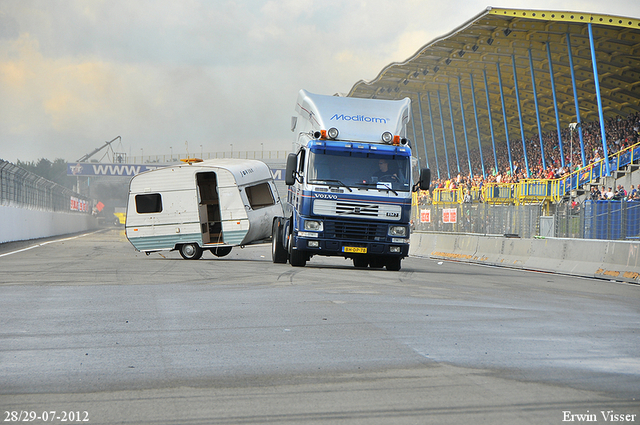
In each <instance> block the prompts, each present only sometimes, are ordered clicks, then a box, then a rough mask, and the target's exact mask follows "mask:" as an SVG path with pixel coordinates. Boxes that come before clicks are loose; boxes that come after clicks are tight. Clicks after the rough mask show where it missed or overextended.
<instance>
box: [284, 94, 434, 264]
mask: <svg viewBox="0 0 640 425" xmlns="http://www.w3.org/2000/svg"><path fill="white" fill-rule="evenodd" d="M410 107H411V103H410V100H409V99H408V98H405V99H403V100H400V101H391V100H372V99H356V98H345V97H337V96H323V95H316V94H312V93H309V92H307V91H305V90H301V91H300V93H299V95H298V101H297V104H296V111H297V112H298V115H297V116H296V117H294V118H293V119H292V131H293V132H294V133H295V140H294V151H295V153H292V154H290V155H289V157H288V159H287V170H286V175H285V182H286V184H287V186H288V191H287V202H286V204H285V205H284V211H285V215H284V217H278V218H276V219H275V220H274V224H273V230H272V236H273V237H272V244H273V246H272V247H273V249H272V253H273V255H272V257H273V261H274V262H279V263H284V262H287V261H289V263H290V264H291V265H292V266H298V267H300V266H304V265H306V262H307V261H308V260H310V259H311V258H312V257H313V256H314V255H325V256H341V257H345V258H349V259H352V260H353V264H354V266H355V267H371V268H382V267H386V268H387V270H400V266H401V260H402V259H403V258H404V257H406V256H407V255H408V254H409V236H410V217H411V201H412V191H413V190H414V188H416V187H418V186H419V187H420V188H422V189H427V188H428V186H429V170H428V169H425V170H423V172H422V173H421V177H420V179H419V180H418V182H417V184H414V181H413V162H412V155H411V148H410V145H409V141H408V140H407V138H406V125H407V123H408V121H409V116H410Z"/></svg>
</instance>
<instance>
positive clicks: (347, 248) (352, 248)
mask: <svg viewBox="0 0 640 425" xmlns="http://www.w3.org/2000/svg"><path fill="white" fill-rule="evenodd" d="M342 252H355V253H357V254H366V253H367V248H361V247H358V246H343V247H342Z"/></svg>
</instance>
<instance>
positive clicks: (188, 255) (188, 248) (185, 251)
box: [180, 243, 202, 260]
mask: <svg viewBox="0 0 640 425" xmlns="http://www.w3.org/2000/svg"><path fill="white" fill-rule="evenodd" d="M180 255H181V256H182V258H184V259H185V260H197V259H199V258H200V257H202V248H200V245H198V244H197V243H186V244H184V245H180Z"/></svg>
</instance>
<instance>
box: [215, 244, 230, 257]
mask: <svg viewBox="0 0 640 425" xmlns="http://www.w3.org/2000/svg"><path fill="white" fill-rule="evenodd" d="M230 252H231V247H230V246H221V247H219V248H211V253H212V254H213V255H215V256H216V257H224V256H225V255H229V253H230Z"/></svg>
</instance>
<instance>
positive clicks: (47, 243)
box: [0, 230, 102, 257]
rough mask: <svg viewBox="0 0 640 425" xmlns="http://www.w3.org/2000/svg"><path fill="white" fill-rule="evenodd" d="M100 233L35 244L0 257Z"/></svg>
mask: <svg viewBox="0 0 640 425" xmlns="http://www.w3.org/2000/svg"><path fill="white" fill-rule="evenodd" d="M101 231H102V230H96V231H95V232H90V233H83V234H82V235H78V236H72V237H70V238H64V239H56V240H53V241H47V242H42V243H39V244H37V245H33V246H29V247H27V248H22V249H18V250H16V251H11V252H5V253H4V254H0V257H5V256H7V255H11V254H17V253H19V252H24V251H28V250H30V249H33V248H38V247H41V246H45V245H49V244H50V243H55V242H64V241H70V240H73V239H78V238H83V237H85V236H88V235H92V234H94V233H98V232H101Z"/></svg>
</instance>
